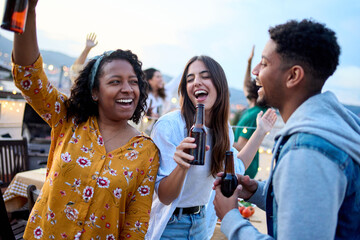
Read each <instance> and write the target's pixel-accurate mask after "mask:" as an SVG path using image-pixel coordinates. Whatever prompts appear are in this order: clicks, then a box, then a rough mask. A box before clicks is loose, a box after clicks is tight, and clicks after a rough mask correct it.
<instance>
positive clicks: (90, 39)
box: [69, 33, 98, 83]
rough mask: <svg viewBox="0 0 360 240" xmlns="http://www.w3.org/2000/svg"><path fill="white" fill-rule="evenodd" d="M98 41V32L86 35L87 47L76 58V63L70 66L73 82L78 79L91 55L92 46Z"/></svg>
mask: <svg viewBox="0 0 360 240" xmlns="http://www.w3.org/2000/svg"><path fill="white" fill-rule="evenodd" d="M97 44H98V42H97V41H96V34H95V33H90V34H88V35H87V36H86V43H85V48H84V50H83V51H82V52H81V54H80V56H79V57H78V58H77V59H76V60H75V62H74V64H73V65H71V67H70V72H69V73H70V80H71V82H72V83H74V82H75V79H77V78H78V77H79V75H80V72H81V71H82V70H83V69H84V67H85V61H86V58H87V56H88V55H89V52H90V50H91V49H92V48H94V47H95V46H96V45H97Z"/></svg>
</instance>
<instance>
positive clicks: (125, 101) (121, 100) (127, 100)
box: [116, 99, 132, 103]
mask: <svg viewBox="0 0 360 240" xmlns="http://www.w3.org/2000/svg"><path fill="white" fill-rule="evenodd" d="M116 102H118V103H131V102H132V99H120V100H116Z"/></svg>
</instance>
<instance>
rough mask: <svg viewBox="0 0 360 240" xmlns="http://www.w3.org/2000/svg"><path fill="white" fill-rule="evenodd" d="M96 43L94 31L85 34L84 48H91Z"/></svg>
mask: <svg viewBox="0 0 360 240" xmlns="http://www.w3.org/2000/svg"><path fill="white" fill-rule="evenodd" d="M97 44H98V42H97V41H96V34H95V33H90V34H88V35H87V36H86V45H85V46H86V48H89V49H91V48H93V47H95V46H96V45H97Z"/></svg>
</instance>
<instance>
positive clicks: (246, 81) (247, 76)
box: [243, 45, 255, 97]
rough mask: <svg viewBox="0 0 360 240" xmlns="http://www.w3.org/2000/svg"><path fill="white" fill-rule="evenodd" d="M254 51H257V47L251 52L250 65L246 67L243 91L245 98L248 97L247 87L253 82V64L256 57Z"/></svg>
mask: <svg viewBox="0 0 360 240" xmlns="http://www.w3.org/2000/svg"><path fill="white" fill-rule="evenodd" d="M254 51H255V45H254V46H253V47H252V50H251V53H250V56H249V59H248V64H247V67H246V72H245V78H244V83H243V91H244V94H245V97H247V95H248V90H247V86H249V85H250V82H251V62H252V59H253V57H254Z"/></svg>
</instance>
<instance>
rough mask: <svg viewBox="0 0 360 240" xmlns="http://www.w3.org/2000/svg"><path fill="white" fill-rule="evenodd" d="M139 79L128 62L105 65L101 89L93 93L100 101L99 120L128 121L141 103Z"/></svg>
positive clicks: (102, 71) (114, 62) (100, 81)
mask: <svg viewBox="0 0 360 240" xmlns="http://www.w3.org/2000/svg"><path fill="white" fill-rule="evenodd" d="M139 95H140V90H139V84H138V78H137V76H136V74H135V71H134V69H133V67H132V65H131V64H130V63H129V62H128V61H126V60H120V59H117V60H113V61H111V62H108V63H105V64H104V66H103V67H102V70H101V74H100V77H99V89H98V90H94V91H93V96H94V97H96V98H97V99H98V108H99V118H100V119H102V120H108V121H114V122H118V121H127V120H128V119H130V118H131V117H132V116H133V114H134V112H135V109H136V106H137V104H138V102H139Z"/></svg>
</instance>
